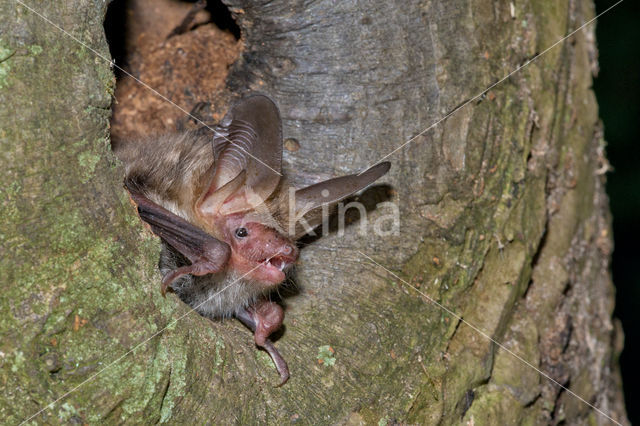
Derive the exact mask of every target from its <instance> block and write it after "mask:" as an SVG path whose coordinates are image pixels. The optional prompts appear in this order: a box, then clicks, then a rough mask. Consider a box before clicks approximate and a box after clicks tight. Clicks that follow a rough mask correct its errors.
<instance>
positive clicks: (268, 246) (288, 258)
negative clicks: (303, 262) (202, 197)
mask: <svg viewBox="0 0 640 426" xmlns="http://www.w3.org/2000/svg"><path fill="white" fill-rule="evenodd" d="M225 222H226V223H225V226H224V228H225V231H226V232H225V234H226V235H225V240H226V242H227V243H228V244H229V246H230V247H231V258H230V259H229V267H231V268H233V269H234V270H235V271H237V272H238V273H239V274H240V275H243V276H245V278H247V279H249V280H252V281H255V282H257V283H261V284H263V285H264V286H266V287H271V286H276V285H278V284H280V283H281V282H282V281H284V278H285V273H284V271H285V270H286V269H287V268H288V267H290V266H291V265H292V264H293V263H294V262H295V261H296V259H297V258H298V248H297V247H296V245H295V244H294V243H293V242H292V241H291V240H289V239H288V238H286V237H284V236H283V235H281V234H280V233H279V232H278V231H276V230H275V229H273V228H270V227H268V226H265V225H263V224H261V223H257V222H248V223H243V221H242V215H229V216H227V217H226V220H225ZM245 274H246V275H245Z"/></svg>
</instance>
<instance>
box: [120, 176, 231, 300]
mask: <svg viewBox="0 0 640 426" xmlns="http://www.w3.org/2000/svg"><path fill="white" fill-rule="evenodd" d="M127 189H128V190H129V193H130V194H131V198H132V199H133V201H134V202H135V203H136V205H137V206H138V214H139V215H140V218H141V219H142V220H143V221H145V222H146V223H148V224H149V225H150V226H151V230H152V231H153V233H154V234H156V235H157V236H159V237H160V238H162V239H163V240H164V241H165V242H166V243H167V244H169V245H170V246H171V247H173V248H174V249H176V250H177V251H178V252H180V253H181V254H182V255H183V256H184V257H186V258H187V259H189V261H190V262H191V265H186V266H182V267H180V268H178V269H176V270H173V271H171V272H169V273H168V274H167V275H165V276H164V277H163V279H162V294H163V295H164V294H165V292H166V291H167V289H168V288H169V285H170V284H171V283H172V282H173V281H175V280H176V279H177V278H179V277H181V276H182V275H186V274H192V275H198V276H200V275H207V274H211V273H215V272H219V271H221V270H222V269H223V268H224V267H225V266H226V265H227V262H228V260H229V256H230V254H231V249H230V248H229V246H228V245H227V244H226V243H225V242H222V241H220V240H218V239H216V238H214V237H212V236H211V235H209V234H208V233H206V232H204V231H203V230H201V229H200V228H198V227H196V226H194V225H192V224H191V223H189V222H187V221H186V220H184V219H182V218H181V217H179V216H177V215H175V214H173V213H171V212H170V211H169V210H167V209H165V208H163V207H161V206H159V205H158V204H156V203H154V202H153V201H151V200H150V199H148V198H147V197H146V196H145V195H144V194H142V193H141V192H140V191H138V190H136V189H135V188H132V187H131V186H130V185H127Z"/></svg>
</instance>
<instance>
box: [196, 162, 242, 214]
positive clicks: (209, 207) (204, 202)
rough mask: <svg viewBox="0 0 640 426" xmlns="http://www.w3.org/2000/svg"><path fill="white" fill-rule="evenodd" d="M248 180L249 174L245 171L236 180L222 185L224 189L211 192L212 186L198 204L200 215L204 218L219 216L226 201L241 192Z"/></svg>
mask: <svg viewBox="0 0 640 426" xmlns="http://www.w3.org/2000/svg"><path fill="white" fill-rule="evenodd" d="M246 179H247V172H246V171H244V170H243V171H241V172H240V173H238V175H237V176H236V177H235V178H233V179H231V180H230V181H229V182H227V183H226V184H224V185H222V188H219V189H217V190H215V191H211V188H213V186H211V187H210V189H209V192H207V193H205V194H204V196H203V197H202V199H201V201H200V202H199V203H198V209H199V210H200V213H202V214H203V215H204V216H212V215H216V214H218V213H219V212H220V210H221V208H222V206H223V204H224V202H225V201H226V200H228V199H229V198H230V197H232V196H233V195H234V194H236V193H238V192H241V191H239V190H240V188H241V187H242V186H243V185H244V183H245V181H246Z"/></svg>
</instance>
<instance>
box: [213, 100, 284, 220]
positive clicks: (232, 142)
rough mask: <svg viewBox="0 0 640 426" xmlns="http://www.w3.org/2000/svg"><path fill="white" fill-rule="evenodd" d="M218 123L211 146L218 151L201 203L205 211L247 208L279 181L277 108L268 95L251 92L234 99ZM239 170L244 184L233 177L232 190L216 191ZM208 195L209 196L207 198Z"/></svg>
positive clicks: (280, 145) (262, 198)
mask: <svg viewBox="0 0 640 426" xmlns="http://www.w3.org/2000/svg"><path fill="white" fill-rule="evenodd" d="M227 123H228V124H227ZM222 124H223V127H220V128H219V129H220V134H219V135H216V136H215V137H214V146H215V147H216V151H217V152H220V154H219V155H218V158H217V160H216V167H215V173H214V175H213V179H212V181H211V185H210V187H209V190H208V191H207V193H206V195H205V196H204V197H203V199H202V206H205V205H206V207H205V209H206V210H208V211H210V209H211V208H213V207H214V206H215V207H218V208H219V209H220V213H222V214H230V213H235V212H239V211H244V210H250V209H252V208H254V207H255V206H256V205H257V204H260V203H262V202H264V200H266V199H267V198H269V196H270V195H271V194H272V193H273V191H274V190H275V189H276V187H277V186H278V183H279V182H280V176H281V173H280V171H281V168H282V121H281V119H280V112H279V111H278V107H277V106H276V104H275V103H274V102H273V101H272V100H271V99H269V98H268V97H266V96H264V95H252V96H249V97H246V98H244V99H242V100H240V101H239V102H238V103H236V104H235V105H234V106H233V107H232V108H231V111H230V112H229V113H228V114H227V116H226V117H225V119H224V120H223V122H222ZM243 171H244V172H245V173H246V176H245V178H244V180H243V182H242V183H243V184H244V185H243V184H240V185H238V184H237V182H238V181H236V183H235V184H234V185H232V187H233V188H235V193H234V194H227V191H228V189H227V190H225V196H224V197H223V196H222V194H221V195H217V194H216V193H217V192H218V191H220V190H222V188H225V187H226V185H227V184H228V183H230V182H232V181H235V180H236V179H237V178H238V176H239V175H240V173H241V172H243ZM230 195H233V196H230ZM210 197H213V199H212V200H209V198H210ZM221 200H222V203H221V202H220V201H221Z"/></svg>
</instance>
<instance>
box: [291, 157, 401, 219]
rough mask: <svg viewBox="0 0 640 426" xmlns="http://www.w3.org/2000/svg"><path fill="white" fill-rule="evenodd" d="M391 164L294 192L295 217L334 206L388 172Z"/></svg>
mask: <svg viewBox="0 0 640 426" xmlns="http://www.w3.org/2000/svg"><path fill="white" fill-rule="evenodd" d="M390 167H391V163H389V162H388V161H385V162H384V163H380V164H377V165H375V166H373V167H371V168H370V169H368V170H367V171H365V172H363V173H360V174H359V175H349V176H342V177H338V178H334V179H329V180H325V181H324V182H320V183H316V184H315V185H311V186H308V187H306V188H302V189H299V190H297V191H296V217H302V216H303V215H305V214H307V213H308V212H310V211H311V210H313V209H315V208H318V207H320V206H322V205H323V204H334V203H337V202H338V201H340V200H342V199H343V198H346V197H348V196H349V195H352V194H354V193H356V192H358V191H360V190H361V189H364V188H366V187H367V186H369V185H370V184H372V183H373V182H374V181H376V180H377V179H378V178H380V177H381V176H383V175H384V174H385V173H387V172H388V171H389V168H390Z"/></svg>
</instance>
